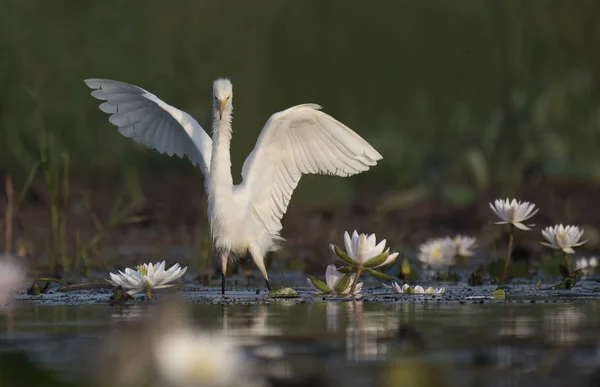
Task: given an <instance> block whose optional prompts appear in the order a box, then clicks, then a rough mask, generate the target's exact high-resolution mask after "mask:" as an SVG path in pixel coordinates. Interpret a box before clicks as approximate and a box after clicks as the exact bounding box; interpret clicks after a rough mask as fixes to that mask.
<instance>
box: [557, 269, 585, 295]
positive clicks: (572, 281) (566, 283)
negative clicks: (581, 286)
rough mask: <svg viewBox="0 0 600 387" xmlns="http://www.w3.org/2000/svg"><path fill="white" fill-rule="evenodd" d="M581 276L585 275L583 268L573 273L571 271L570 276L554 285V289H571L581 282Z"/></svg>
mask: <svg viewBox="0 0 600 387" xmlns="http://www.w3.org/2000/svg"><path fill="white" fill-rule="evenodd" d="M581 277H583V270H581V269H578V270H575V271H574V272H573V273H571V275H570V276H567V277H565V278H563V280H562V281H561V283H559V284H558V285H555V286H553V287H552V288H553V289H562V290H571V289H572V288H573V286H575V285H576V284H577V282H579V280H580V279H581Z"/></svg>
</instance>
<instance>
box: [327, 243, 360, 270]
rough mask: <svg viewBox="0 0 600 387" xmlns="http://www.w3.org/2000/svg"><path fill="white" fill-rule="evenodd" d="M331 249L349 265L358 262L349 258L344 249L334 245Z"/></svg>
mask: <svg viewBox="0 0 600 387" xmlns="http://www.w3.org/2000/svg"><path fill="white" fill-rule="evenodd" d="M333 250H334V251H335V254H336V255H337V256H338V257H340V259H341V260H342V261H344V262H346V263H347V264H348V265H351V266H358V262H356V261H355V260H354V259H352V258H350V257H349V256H348V255H347V254H346V253H345V252H344V250H342V249H340V248H339V247H337V246H336V245H333Z"/></svg>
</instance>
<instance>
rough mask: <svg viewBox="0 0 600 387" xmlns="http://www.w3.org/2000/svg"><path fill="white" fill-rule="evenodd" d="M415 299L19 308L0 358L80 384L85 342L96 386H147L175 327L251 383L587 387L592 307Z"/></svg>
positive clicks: (593, 358) (595, 341) (0, 322)
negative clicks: (233, 355)
mask: <svg viewBox="0 0 600 387" xmlns="http://www.w3.org/2000/svg"><path fill="white" fill-rule="evenodd" d="M414 300H415V302H411V303H406V302H405V303H390V304H384V303H374V302H368V301H361V300H359V301H355V300H353V301H334V300H329V301H327V302H308V303H294V302H279V301H277V302H272V303H271V304H269V305H258V304H252V305H235V304H231V305H206V304H191V303H186V304H185V308H186V309H187V310H188V311H189V312H190V313H191V315H190V316H189V318H187V319H186V318H185V315H186V313H184V312H180V311H177V309H176V308H171V309H169V310H168V311H161V310H162V309H161V308H160V307H159V304H157V303H139V304H133V305H128V306H110V307H107V306H106V305H97V306H76V307H67V306H64V307H37V306H34V305H29V304H22V305H19V307H18V308H17V309H16V310H15V317H14V322H13V332H11V333H10V334H7V333H5V336H4V341H2V340H0V352H1V351H3V350H7V349H8V350H12V351H14V350H19V351H26V352H27V353H31V354H33V355H34V356H33V357H32V358H33V359H35V360H36V361H37V362H38V363H39V364H40V365H43V366H45V367H51V368H53V369H56V370H59V372H60V373H61V374H62V373H65V375H68V378H73V377H75V376H77V375H76V374H74V373H73V372H67V371H68V370H69V369H73V367H75V368H76V369H85V368H84V367H79V366H80V365H81V364H83V363H84V360H86V361H91V360H90V359H94V356H90V355H89V354H90V353H92V354H97V353H98V346H97V345H95V344H94V343H102V344H103V345H105V346H107V347H108V348H110V349H111V351H108V356H106V355H107V352H106V351H104V352H103V354H104V355H105V356H104V357H103V359H104V363H97V364H95V365H94V367H93V368H94V369H96V372H97V373H99V374H100V375H101V376H102V377H104V378H105V379H103V380H106V381H107V382H106V383H105V384H101V386H105V385H106V386H108V385H111V386H112V385H115V384H114V383H113V384H111V383H112V382H111V381H115V380H121V381H123V380H129V379H130V378H132V377H136V378H137V377H139V376H140V375H142V376H143V375H146V376H147V377H151V378H152V377H153V376H152V375H155V373H156V372H158V371H157V370H158V368H155V369H154V371H152V372H150V373H148V371H147V367H148V366H149V365H150V364H156V363H153V362H156V359H157V358H158V357H156V356H155V353H156V351H161V353H162V352H164V351H165V350H161V349H157V348H175V347H177V346H175V345H171V344H169V343H172V342H175V343H177V342H178V341H177V340H175V341H166V342H163V343H167V344H168V345H167V344H165V345H162V346H161V345H158V346H157V345H156V343H159V342H160V340H159V339H160V338H161V337H163V338H164V337H165V336H164V335H165V334H167V332H173V331H175V332H177V331H178V330H179V329H180V327H182V326H184V327H187V328H186V329H188V330H190V331H192V332H197V333H198V334H199V335H200V336H197V335H195V334H194V335H192V336H190V340H187V339H186V340H180V341H179V344H178V345H182V344H185V343H186V342H187V341H190V342H192V341H194V340H198V342H199V343H202V342H203V341H202V340H203V339H202V340H201V338H202V337H203V336H201V335H208V337H216V338H223V339H224V340H229V341H230V342H231V343H232V344H234V345H235V346H236V347H237V348H239V350H240V351H241V353H243V354H244V355H245V356H247V357H248V359H249V360H250V361H251V362H252V364H255V365H256V367H254V366H253V369H254V370H255V371H256V372H257V373H258V375H261V376H262V377H263V378H267V379H269V378H270V379H273V380H279V381H287V382H285V383H288V382H289V381H290V380H292V381H293V383H291V384H289V383H288V384H287V385H311V383H312V384H315V383H316V385H324V384H323V383H329V384H328V385H332V386H333V385H344V386H345V387H352V386H355V385H356V386H359V385H360V386H364V385H374V384H373V383H375V382H374V381H376V380H382V379H380V377H385V380H386V382H385V383H387V384H386V385H390V386H391V385H395V384H394V383H396V382H397V383H400V382H399V381H407V382H408V381H411V380H412V381H419V383H418V385H424V386H432V387H433V386H436V387H439V386H477V387H480V386H486V387H487V386H489V387H492V386H494V387H496V386H521V385H523V386H527V385H530V384H528V383H526V381H527V380H534V381H535V383H534V384H536V385H537V384H539V383H538V382H540V383H541V381H544V383H545V385H546V386H548V387H554V386H559V385H561V384H560V383H563V382H565V381H572V380H583V381H582V382H581V383H582V384H578V385H582V386H588V385H590V384H589V383H588V382H586V379H577V378H584V377H585V375H590V374H591V372H592V371H593V370H594V369H595V368H596V367H599V366H600V356H598V355H597V353H598V348H600V345H599V344H600V340H599V339H600V335H599V334H598V333H597V329H596V328H595V327H596V326H597V325H598V323H599V322H600V303H599V302H591V303H587V304H551V303H548V304H541V303H538V304H516V303H515V304H483V305H481V304H475V303H472V304H465V305H458V304H454V305H444V304H437V303H422V302H419V299H418V298H414ZM161 321H162V322H161ZM182 324H183V325H182ZM7 327H8V324H7V321H6V319H0V329H2V330H3V331H4V332H6V329H7ZM94 335H95V336H94ZM166 337H168V336H166ZM174 337H175V338H177V337H181V336H174ZM198 346H200V344H199V345H198ZM192 347H193V346H192ZM65 349H68V353H69V354H70V355H67V354H66V353H67V352H65ZM189 349H191V347H189V348H187V350H189ZM176 352H178V353H179V352H181V351H179V350H177V351H176ZM189 353H190V354H193V353H195V351H194V350H190V351H189ZM159 357H160V356H159ZM187 357H189V356H185V357H184V358H187ZM174 358H175V357H174V356H172V355H168V356H166V359H167V360H170V359H174ZM164 359H165V357H163V364H167V363H168V361H164ZM197 359H202V358H201V357H197ZM182 361H183V360H181V361H177V362H176V365H178V366H179V365H181V364H182ZM77 362H79V363H77ZM200 363H203V362H202V361H200ZM194 364H196V363H191V364H190V366H191V367H192V369H196V368H195V367H197V365H194ZM169 367H171V368H174V366H169ZM199 367H200V368H202V367H201V366H199ZM0 368H1V367H0ZM211 369H220V368H219V367H211ZM223 369H226V368H223ZM82 372H83V371H82ZM219 372H224V371H219ZM109 377H110V378H109ZM66 378H67V377H66ZM316 380H320V381H323V380H326V381H327V382H323V383H321V384H319V383H320V382H315V381H316ZM549 382H555V383H554V384H553V383H549ZM282 383H283V382H282ZM285 383H283V385H286V384H285ZM294 383H296V384H294ZM548 383H549V384H548ZM122 385H123V386H126V385H127V384H122ZM592 385H594V386H595V385H597V384H592ZM3 387H4V386H3ZM161 387H164V386H161Z"/></svg>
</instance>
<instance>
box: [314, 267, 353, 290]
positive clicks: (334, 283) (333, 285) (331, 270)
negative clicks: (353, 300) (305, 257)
mask: <svg viewBox="0 0 600 387" xmlns="http://www.w3.org/2000/svg"><path fill="white" fill-rule="evenodd" d="M355 278H356V274H350V275H347V274H344V273H340V271H339V270H338V269H337V268H336V267H335V265H329V266H327V270H326V271H325V285H326V286H327V289H329V292H330V293H332V294H337V295H350V288H351V287H352V283H353V282H354V279H355ZM306 281H307V282H308V284H309V285H311V286H313V287H314V288H316V289H317V290H319V291H324V290H325V289H320V288H319V287H318V286H317V285H316V284H315V283H314V282H313V281H312V280H311V279H310V278H307V279H306ZM340 281H345V282H346V283H345V285H344V286H341V287H340V286H338V285H342V283H341V282H340ZM318 282H319V281H318ZM362 287H363V283H362V282H359V283H357V284H356V288H355V289H354V294H358V293H360V291H361V290H362Z"/></svg>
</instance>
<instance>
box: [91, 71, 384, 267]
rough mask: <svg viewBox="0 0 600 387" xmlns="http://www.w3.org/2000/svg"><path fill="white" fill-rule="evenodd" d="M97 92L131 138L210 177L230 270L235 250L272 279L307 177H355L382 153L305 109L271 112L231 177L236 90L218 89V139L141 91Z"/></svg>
mask: <svg viewBox="0 0 600 387" xmlns="http://www.w3.org/2000/svg"><path fill="white" fill-rule="evenodd" d="M85 82H86V84H87V85H88V86H89V87H91V88H93V89H96V90H95V91H94V92H92V95H93V96H94V97H96V98H98V99H102V100H105V101H106V102H105V103H103V104H102V105H100V109H102V111H104V112H106V113H109V114H112V115H111V116H110V118H109V120H110V122H112V123H113V124H115V125H116V126H118V127H119V131H120V132H121V134H123V135H124V136H126V137H130V138H132V139H133V140H135V141H137V142H140V143H143V144H144V145H146V146H147V147H149V148H153V149H157V150H158V151H159V152H161V153H167V154H169V155H172V154H177V155H178V156H180V157H182V156H183V155H184V154H185V155H187V156H188V157H189V158H190V160H192V162H193V163H194V164H200V166H201V169H202V171H203V173H204V175H205V177H206V185H205V189H206V193H207V196H208V216H209V221H210V225H211V232H212V236H213V241H214V244H215V246H216V248H217V250H218V251H220V252H221V261H222V270H223V273H225V268H226V265H227V260H228V259H229V255H230V253H234V254H237V255H241V254H245V253H246V252H248V251H249V252H250V254H251V255H252V258H253V259H254V262H255V263H256V264H257V266H258V267H259V269H260V270H261V272H262V274H263V276H264V277H265V279H268V276H267V272H266V268H265V265H264V257H265V255H266V254H267V253H268V252H270V251H275V250H277V249H278V242H280V241H281V240H282V238H281V237H280V231H281V228H282V226H281V219H282V217H283V215H284V214H285V213H286V211H287V208H288V204H289V202H290V199H291V197H292V194H293V192H294V189H295V188H296V186H297V185H298V182H299V181H300V178H301V177H302V174H307V173H318V174H327V175H336V176H351V175H354V174H357V173H360V172H364V171H366V170H368V169H369V168H370V167H372V166H374V165H376V164H377V161H378V160H381V158H382V156H381V155H380V154H379V152H377V151H376V150H375V149H373V147H372V146H371V145H369V143H367V142H366V141H365V140H364V139H362V138H361V137H360V136H359V135H358V134H356V133H355V132H353V131H352V130H351V129H350V128H348V127H347V126H345V125H344V124H342V123H341V122H339V121H337V120H336V119H334V118H333V117H331V116H329V115H327V114H325V113H323V112H321V111H320V108H321V107H320V106H319V105H315V104H304V105H298V106H294V107H291V108H289V109H287V110H284V111H281V112H278V113H275V114H273V115H272V116H271V117H270V118H269V120H268V121H267V123H266V124H265V126H264V127H263V129H262V132H261V133H260V135H259V137H258V140H257V142H256V145H255V147H254V150H253V151H252V152H251V153H250V155H249V156H248V158H247V159H246V161H245V162H244V166H243V168H242V177H243V181H242V183H241V184H240V185H237V186H234V185H233V179H232V176H231V156H230V142H231V119H232V114H233V88H232V85H231V82H230V81H229V80H227V79H218V80H216V81H215V82H214V84H213V94H214V95H213V96H214V102H213V139H212V141H211V139H210V138H209V137H208V135H207V134H206V132H204V130H202V128H201V127H200V125H199V124H198V123H197V122H196V121H195V120H194V119H193V118H192V117H191V116H189V115H188V114H187V113H185V112H183V111H181V110H178V109H176V108H174V107H172V106H170V105H168V104H166V103H165V102H163V101H161V100H160V99H158V97H156V96H155V95H153V94H151V93H149V92H147V91H146V90H144V89H141V88H139V87H137V86H132V85H128V84H126V83H122V82H116V81H109V80H102V79H88V80H86V81H85Z"/></svg>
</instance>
